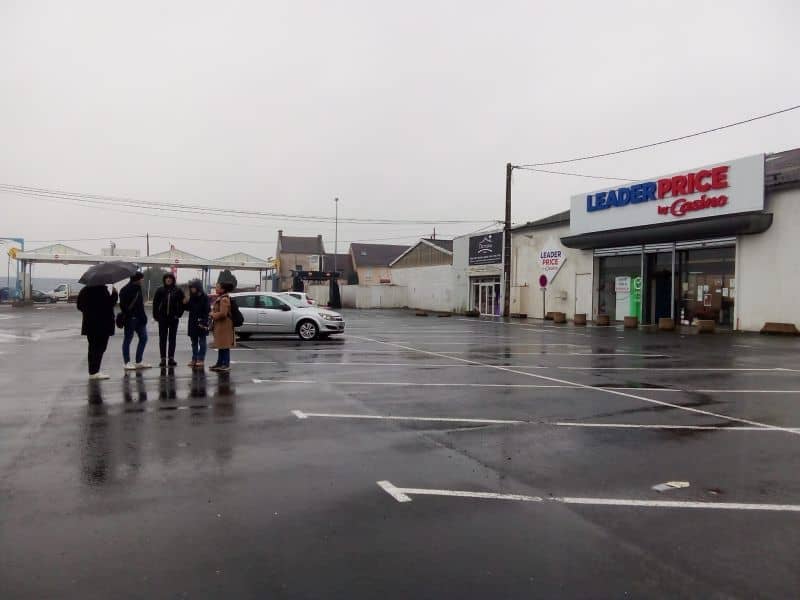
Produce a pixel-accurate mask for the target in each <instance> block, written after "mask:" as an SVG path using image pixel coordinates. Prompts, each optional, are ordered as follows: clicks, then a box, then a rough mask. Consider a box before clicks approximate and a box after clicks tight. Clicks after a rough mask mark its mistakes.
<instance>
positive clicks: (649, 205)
mask: <svg viewBox="0 0 800 600" xmlns="http://www.w3.org/2000/svg"><path fill="white" fill-rule="evenodd" d="M799 234H800V149H797V150H792V151H788V152H782V153H779V154H772V155H767V156H766V157H765V156H763V155H758V156H755V157H747V158H744V159H739V160H733V161H725V162H720V163H715V164H713V165H709V166H707V167H696V168H690V169H687V170H685V171H681V172H679V173H675V174H672V175H668V176H663V177H656V178H652V179H650V180H647V181H642V182H637V183H633V184H625V185H618V186H614V187H612V188H606V189H603V190H598V191H595V192H591V193H588V194H581V195H579V196H575V197H573V198H572V202H571V206H570V211H569V212H564V213H559V214H557V215H553V216H552V217H549V218H547V219H542V220H540V221H536V222H533V223H527V224H525V225H522V226H519V227H515V228H514V229H513V230H512V277H511V284H512V292H511V307H512V308H511V312H512V313H525V314H527V315H528V316H530V317H541V316H542V314H543V311H544V310H546V311H561V312H564V313H566V314H567V316H568V317H572V316H573V315H574V314H576V313H586V314H587V315H589V317H590V318H594V317H596V316H597V315H598V314H607V315H609V316H610V317H611V318H612V319H614V320H621V319H622V318H623V317H625V316H628V315H636V316H638V317H639V318H640V320H641V322H642V323H656V322H657V321H658V319H659V318H660V317H672V318H674V319H675V321H676V322H677V323H683V324H690V323H692V322H693V321H694V320H695V319H713V320H714V321H716V322H717V323H718V324H719V325H720V326H722V327H731V328H734V329H740V330H745V331H757V330H759V329H760V328H761V327H762V326H763V325H764V323H765V322H782V323H797V322H800V318H798V313H797V311H796V310H795V306H794V302H795V300H794V298H795V297H796V296H797V294H794V293H793V292H792V291H791V290H792V289H793V288H794V287H795V286H800V278H799V277H798V275H800V266H798V264H797V261H796V260H795V249H796V248H797V250H800V235H799ZM498 237H499V238H502V235H498ZM464 240H465V238H458V239H456V241H455V245H454V267H455V268H456V271H457V274H458V273H459V265H462V263H463V261H464V256H465V255H466V256H469V250H468V248H466V247H465V241H464ZM462 267H463V265H462ZM493 268H494V272H493V273H492V274H491V275H489V274H487V277H492V278H494V279H493V280H492V283H491V285H492V286H493V290H494V291H493V292H492V295H493V296H495V295H499V292H500V289H501V286H500V279H501V278H500V268H499V263H498V264H496V265H495V266H493ZM461 273H462V277H461V278H460V280H459V281H457V285H458V286H459V291H458V292H457V293H456V294H455V297H457V298H458V297H459V294H460V297H461V298H462V299H463V298H464V297H465V296H466V297H467V298H468V303H469V306H470V307H475V306H476V300H477V302H478V304H479V305H481V309H480V310H481V312H482V313H483V314H498V312H497V308H496V304H495V302H499V299H498V300H497V301H495V300H494V298H492V302H484V301H483V300H482V298H484V297H485V296H481V294H484V292H483V289H482V288H481V287H480V286H481V285H483V283H482V282H480V281H478V279H477V275H475V274H473V273H471V272H469V271H468V270H467V272H466V273H464V272H463V269H462V271H461ZM543 275H544V276H545V278H546V279H545V280H544V281H540V279H541V278H542V276H543ZM465 279H466V280H465ZM540 283H542V284H545V285H544V289H545V290H546V291H544V292H542V287H543V286H542V285H540ZM476 284H477V287H476ZM474 290H478V291H477V295H476V292H475V291H474ZM488 293H489V292H488V288H487V292H486V294H487V295H488ZM482 302H483V304H481V303H482ZM462 304H463V303H462ZM489 305H490V306H489Z"/></svg>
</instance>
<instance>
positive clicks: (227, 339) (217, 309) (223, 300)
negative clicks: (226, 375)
mask: <svg viewBox="0 0 800 600" xmlns="http://www.w3.org/2000/svg"><path fill="white" fill-rule="evenodd" d="M231 291H233V285H231V284H230V283H218V284H217V295H218V296H217V299H216V300H215V301H214V306H212V307H211V321H212V327H213V329H212V331H213V333H214V345H215V346H216V347H217V364H215V365H214V366H213V367H211V370H212V371H230V370H231V348H233V347H235V346H236V334H235V333H234V331H233V319H232V318H231V299H230V297H229V296H228V293H230V292H231Z"/></svg>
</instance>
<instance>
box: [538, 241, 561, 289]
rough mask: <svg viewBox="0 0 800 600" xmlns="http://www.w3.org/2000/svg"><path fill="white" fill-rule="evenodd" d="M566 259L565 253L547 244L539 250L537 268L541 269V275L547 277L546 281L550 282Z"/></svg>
mask: <svg viewBox="0 0 800 600" xmlns="http://www.w3.org/2000/svg"><path fill="white" fill-rule="evenodd" d="M566 259H567V255H566V253H565V252H564V251H563V250H562V249H561V248H558V247H556V246H554V245H548V246H545V247H544V248H542V249H541V251H540V252H539V268H540V270H541V271H542V275H544V276H545V277H547V281H548V282H550V283H552V281H553V279H555V277H556V275H558V272H559V271H560V270H561V267H562V265H563V264H564V261H565V260H566ZM540 285H541V284H540ZM542 287H544V286H542Z"/></svg>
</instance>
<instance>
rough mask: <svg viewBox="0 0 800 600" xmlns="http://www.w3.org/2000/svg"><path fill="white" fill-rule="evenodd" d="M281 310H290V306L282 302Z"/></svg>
mask: <svg viewBox="0 0 800 600" xmlns="http://www.w3.org/2000/svg"><path fill="white" fill-rule="evenodd" d="M281 310H282V311H284V312H286V311H287V310H292V307H291V306H289V305H288V304H284V305H283V306H281Z"/></svg>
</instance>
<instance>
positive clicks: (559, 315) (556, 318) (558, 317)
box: [553, 312, 567, 324]
mask: <svg viewBox="0 0 800 600" xmlns="http://www.w3.org/2000/svg"><path fill="white" fill-rule="evenodd" d="M566 322H567V315H565V314H564V313H563V312H554V313H553V323H558V324H562V323H566Z"/></svg>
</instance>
